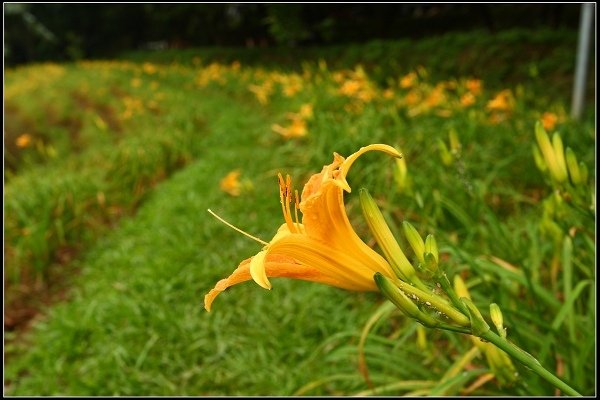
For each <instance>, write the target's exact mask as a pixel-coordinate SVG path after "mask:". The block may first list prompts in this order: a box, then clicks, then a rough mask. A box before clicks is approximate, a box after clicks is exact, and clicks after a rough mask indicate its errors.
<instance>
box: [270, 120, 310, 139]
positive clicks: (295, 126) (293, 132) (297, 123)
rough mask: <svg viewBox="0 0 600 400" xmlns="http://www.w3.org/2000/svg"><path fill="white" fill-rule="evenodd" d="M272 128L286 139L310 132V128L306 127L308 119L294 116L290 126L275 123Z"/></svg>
mask: <svg viewBox="0 0 600 400" xmlns="http://www.w3.org/2000/svg"><path fill="white" fill-rule="evenodd" d="M271 129H272V130H273V131H275V132H277V133H279V134H280V135H281V136H283V137H284V138H286V139H290V138H295V137H303V136H306V134H307V133H308V129H307V128H306V121H304V120H303V119H301V118H296V117H294V118H292V123H291V125H290V126H287V127H283V126H281V125H279V124H273V125H272V126H271Z"/></svg>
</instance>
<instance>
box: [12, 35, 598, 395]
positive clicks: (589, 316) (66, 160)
mask: <svg viewBox="0 0 600 400" xmlns="http://www.w3.org/2000/svg"><path fill="white" fill-rule="evenodd" d="M469 40H471V41H469ZM516 43H519V44H518V45H516ZM575 48H576V35H575V34H573V33H572V32H532V33H523V32H520V31H514V32H507V33H502V34H499V35H497V36H489V35H483V34H482V35H479V36H478V37H475V36H468V35H462V34H461V35H459V34H456V35H448V36H444V37H440V38H433V39H426V40H423V41H421V42H408V41H407V42H397V43H387V44H386V43H378V42H376V43H372V44H369V45H363V46H347V47H344V48H342V47H340V48H335V49H334V50H332V49H330V50H327V49H310V50H303V51H299V52H298V55H297V57H298V59H293V58H291V57H290V56H289V54H292V53H288V55H287V56H283V55H282V54H285V53H282V52H277V51H273V50H266V49H265V50H251V51H250V50H239V51H235V50H224V49H221V50H218V51H217V50H197V51H191V50H190V51H180V52H166V53H164V54H158V53H144V54H140V53H135V54H134V53H132V54H129V55H126V56H124V57H123V59H121V60H111V61H82V62H77V63H71V64H60V65H57V64H41V65H31V66H24V67H19V68H16V69H11V70H7V71H5V95H4V96H5V97H4V100H5V119H6V122H5V187H4V188H5V198H4V200H5V206H4V213H5V226H4V234H5V265H4V274H5V289H6V290H5V303H6V305H5V375H4V378H5V394H7V395H11V396H39V395H42V396H43V395H47V396H50V395H66V396H94V395H108V396H110V395H131V396H135V395H146V396H149V395H156V396H178V395H179V396H186V395H187V396H205V395H294V394H296V395H353V394H361V395H369V394H386V395H402V394H425V395H481V396H485V395H553V394H555V389H554V388H553V387H552V386H551V385H549V384H548V383H546V382H545V381H543V380H542V379H540V378H539V377H538V376H537V375H535V374H533V373H532V372H531V371H529V370H527V369H526V368H524V367H523V366H521V365H520V364H518V363H517V362H515V363H514V368H515V369H516V370H515V372H517V374H516V375H514V374H512V373H511V377H510V378H506V376H503V375H502V373H503V372H506V371H502V370H499V369H498V368H494V367H493V366H491V365H490V363H489V360H488V359H486V357H485V355H484V354H483V353H482V352H481V351H480V350H478V348H477V347H476V346H474V343H473V342H472V341H471V340H470V338H468V337H466V336H465V335H462V334H457V333H449V332H446V331H437V330H430V329H425V328H423V327H422V326H421V325H419V324H418V323H417V322H415V321H413V320H411V319H409V318H406V317H405V316H403V315H402V314H401V313H400V312H399V311H397V310H395V309H392V308H390V306H389V304H390V303H389V302H387V301H385V299H384V297H383V296H381V295H380V294H378V293H355V292H349V291H344V290H341V289H336V288H333V287H329V286H324V285H319V284H314V283H308V282H304V281H295V280H285V279H274V280H273V281H272V283H273V289H272V290H271V291H267V290H264V289H262V288H260V287H259V286H258V285H256V284H254V283H253V282H247V283H245V284H241V285H238V286H235V287H233V288H231V289H229V290H228V291H227V292H225V293H224V294H222V295H221V296H219V297H218V298H217V300H216V301H215V303H214V305H213V309H212V311H211V312H210V313H207V312H206V311H204V309H203V298H204V294H205V293H206V292H208V291H209V290H210V289H211V288H212V287H213V286H214V284H215V283H216V282H217V281H218V280H219V279H221V278H224V277H226V276H228V275H229V274H230V273H231V272H232V271H233V270H234V269H235V267H236V266H237V265H238V264H239V263H240V262H241V261H242V260H244V259H246V258H248V257H250V256H252V255H254V254H256V253H257V252H258V251H259V250H261V245H260V244H258V243H256V242H254V241H252V240H250V239H249V238H247V237H245V236H243V235H241V234H239V233H237V232H235V231H234V230H232V229H230V228H228V227H227V226H225V225H224V224H222V223H221V222H219V221H218V220H216V219H215V218H213V217H212V216H211V215H210V214H209V213H208V212H207V209H209V208H210V209H212V210H213V211H215V212H217V213H218V214H219V215H221V216H222V217H223V218H225V219H227V220H228V221H230V222H231V223H233V224H234V225H236V226H238V227H240V228H241V229H243V230H245V231H247V232H249V233H251V234H252V235H255V236H258V237H260V238H262V239H263V240H269V239H270V238H271V237H272V236H273V235H274V233H275V231H276V229H277V228H278V227H279V226H280V225H281V223H283V217H282V215H281V206H280V204H279V187H278V183H277V173H278V172H281V173H283V174H286V173H287V174H290V175H291V176H292V178H293V182H294V185H295V187H296V188H298V189H299V190H300V189H302V186H303V185H304V183H305V182H306V181H307V179H308V178H309V177H310V176H311V175H312V174H314V173H317V172H319V171H320V170H321V168H322V167H323V165H325V164H328V163H330V162H331V159H332V154H333V152H337V153H339V154H341V155H343V156H348V155H350V154H351V153H353V152H355V151H356V150H358V149H359V148H360V147H361V146H364V145H367V144H370V143H386V144H390V145H393V146H395V147H396V148H398V149H399V150H401V152H402V153H403V155H404V160H405V162H406V164H405V166H406V171H405V174H403V173H402V170H401V169H398V166H397V164H396V163H395V162H394V160H393V159H391V158H389V157H386V156H384V155H382V154H366V155H365V156H364V157H362V158H360V159H359V161H357V163H356V164H355V166H354V167H353V169H352V172H351V173H350V176H349V182H350V184H351V186H352V188H353V189H356V190H353V191H352V193H351V194H349V195H347V196H346V210H347V212H348V215H349V217H350V220H351V221H352V223H353V226H354V227H355V229H356V231H357V232H358V233H359V234H360V235H361V237H362V238H363V240H364V241H365V242H366V243H368V244H369V245H373V246H374V247H375V241H374V240H373V238H372V235H371V234H370V232H369V230H368V227H367V224H366V222H365V221H364V218H363V216H362V214H361V211H360V206H359V201H358V189H359V188H361V187H365V188H368V190H369V191H370V193H371V194H372V195H373V197H374V198H375V200H376V202H377V203H378V205H379V206H380V207H381V209H382V211H383V213H384V215H385V216H386V218H387V220H388V223H390V225H391V228H392V231H393V232H394V233H395V235H396V237H397V239H398V241H399V242H400V244H401V245H402V247H403V249H405V251H406V252H407V255H409V258H411V259H412V257H413V255H412V253H411V252H410V251H409V250H406V249H409V246H408V244H407V241H406V240H405V239H404V235H403V234H402V229H401V228H402V222H403V221H410V222H411V223H412V224H413V225H414V226H415V227H416V228H417V230H418V231H419V233H420V234H421V235H422V236H423V237H425V236H426V235H427V234H430V233H432V234H435V236H436V239H437V243H438V246H439V247H440V252H441V255H442V260H443V262H442V263H441V267H442V268H444V269H445V270H446V271H447V273H448V275H449V276H453V275H460V276H461V277H462V279H463V280H464V281H465V282H466V285H467V287H468V288H469V291H470V294H471V297H472V298H473V301H474V302H475V304H477V305H478V306H480V309H481V310H482V311H483V312H484V313H485V316H486V317H487V316H488V315H489V312H488V309H487V306H488V304H489V303H491V302H495V303H497V304H498V305H499V306H500V307H501V309H502V312H503V314H504V324H505V326H506V327H507V329H508V338H509V339H510V340H511V341H513V342H515V343H516V344H518V345H519V346H520V347H521V348H523V349H525V350H526V351H528V352H529V353H531V354H532V355H534V356H535V357H536V358H537V359H538V360H539V361H540V362H541V363H542V365H544V366H545V367H546V368H547V369H549V370H550V371H552V372H553V373H555V374H556V375H558V376H559V377H561V378H562V379H563V380H564V381H565V382H567V383H569V384H570V385H571V386H572V387H574V388H575V389H577V390H578V391H579V392H580V393H582V394H584V395H593V394H594V393H595V375H596V374H595V372H596V371H595V359H594V354H595V353H594V350H595V344H596V343H595V268H594V266H595V257H596V255H595V172H594V171H595V168H594V166H595V162H596V160H595V150H594V149H595V125H594V123H595V104H590V103H588V109H587V111H586V113H585V115H584V118H583V119H582V120H581V121H574V120H572V119H570V117H569V109H568V107H569V104H570V83H571V79H572V74H573V70H574V58H573V52H574V49H575ZM436 49H440V51H439V53H438V52H436V51H435V50H436ZM524 49H527V52H526V53H523V51H524ZM486 50H488V51H487V52H486ZM476 54H482V56H481V57H480V58H478V57H476V56H475V55H476ZM523 54H526V55H525V56H524V55H523ZM361 56H362V57H361ZM379 60H381V62H379ZM590 87H595V83H594V84H593V85H590ZM540 120H542V121H544V124H545V125H546V127H547V130H548V132H549V133H551V134H552V133H554V132H555V131H556V132H559V133H560V137H561V138H562V142H563V143H564V146H565V148H566V147H569V148H570V149H572V152H573V153H574V154H575V155H576V157H577V160H578V162H581V164H580V165H581V167H582V168H587V170H588V171H589V172H588V177H587V179H583V182H580V183H578V184H573V187H571V186H569V187H566V186H564V184H559V183H557V182H556V181H555V180H554V179H553V178H551V176H552V175H551V174H550V172H551V171H550V172H549V171H548V170H547V171H545V172H544V171H540V169H539V168H538V167H536V160H535V158H534V155H533V153H532V149H533V148H534V147H535V146H536V136H535V134H534V128H535V125H536V122H537V121H540ZM232 171H238V173H239V177H238V179H237V180H236V179H234V178H231V179H230V180H229V181H228V182H229V185H226V186H223V185H224V184H225V183H224V181H223V180H224V178H225V177H226V176H227V175H228V174H229V173H231V172H232ZM571 174H572V172H571ZM572 176H573V175H571V180H573V178H572ZM557 191H558V193H562V195H561V194H558V195H553V193H556V192H557ZM49 293H50V294H51V293H58V294H54V295H50V294H49ZM57 298H61V299H62V300H57ZM48 299H50V300H48ZM31 309H34V310H38V312H35V313H30V314H34V317H33V319H29V318H23V317H22V316H20V315H21V314H22V313H23V310H31ZM20 311H21V314H19V312H20ZM7 322H10V324H7Z"/></svg>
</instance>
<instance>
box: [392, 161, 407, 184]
mask: <svg viewBox="0 0 600 400" xmlns="http://www.w3.org/2000/svg"><path fill="white" fill-rule="evenodd" d="M394 176H395V178H396V184H397V185H398V189H400V190H404V189H406V188H408V184H409V182H408V171H407V168H406V160H404V158H396V171H395V174H394Z"/></svg>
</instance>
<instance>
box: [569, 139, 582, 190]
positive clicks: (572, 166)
mask: <svg viewBox="0 0 600 400" xmlns="http://www.w3.org/2000/svg"><path fill="white" fill-rule="evenodd" d="M565 156H566V161H567V167H568V169H569V176H570V177H571V182H572V183H573V185H579V184H580V183H581V182H582V180H581V171H580V170H579V164H578V163H577V157H575V153H573V150H571V148H570V147H567V149H566V150H565Z"/></svg>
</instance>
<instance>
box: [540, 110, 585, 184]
mask: <svg viewBox="0 0 600 400" xmlns="http://www.w3.org/2000/svg"><path fill="white" fill-rule="evenodd" d="M535 138H536V140H537V144H538V146H537V147H536V146H533V157H534V160H535V164H536V165H537V167H538V169H539V170H540V171H542V172H544V173H547V174H548V175H549V177H550V179H551V180H552V182H553V183H555V184H556V185H558V186H561V185H565V184H567V183H570V184H571V185H573V186H576V187H577V186H582V185H585V184H586V183H587V180H588V170H587V167H586V166H585V164H584V163H583V162H577V157H576V156H575V153H574V152H573V150H571V148H570V147H567V148H566V150H565V149H564V146H563V142H562V138H561V137H560V135H559V133H558V132H554V134H553V135H552V141H550V137H549V135H548V133H547V132H546V130H545V129H544V126H543V125H542V123H541V122H539V121H538V122H537V123H536V125H535Z"/></svg>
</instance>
